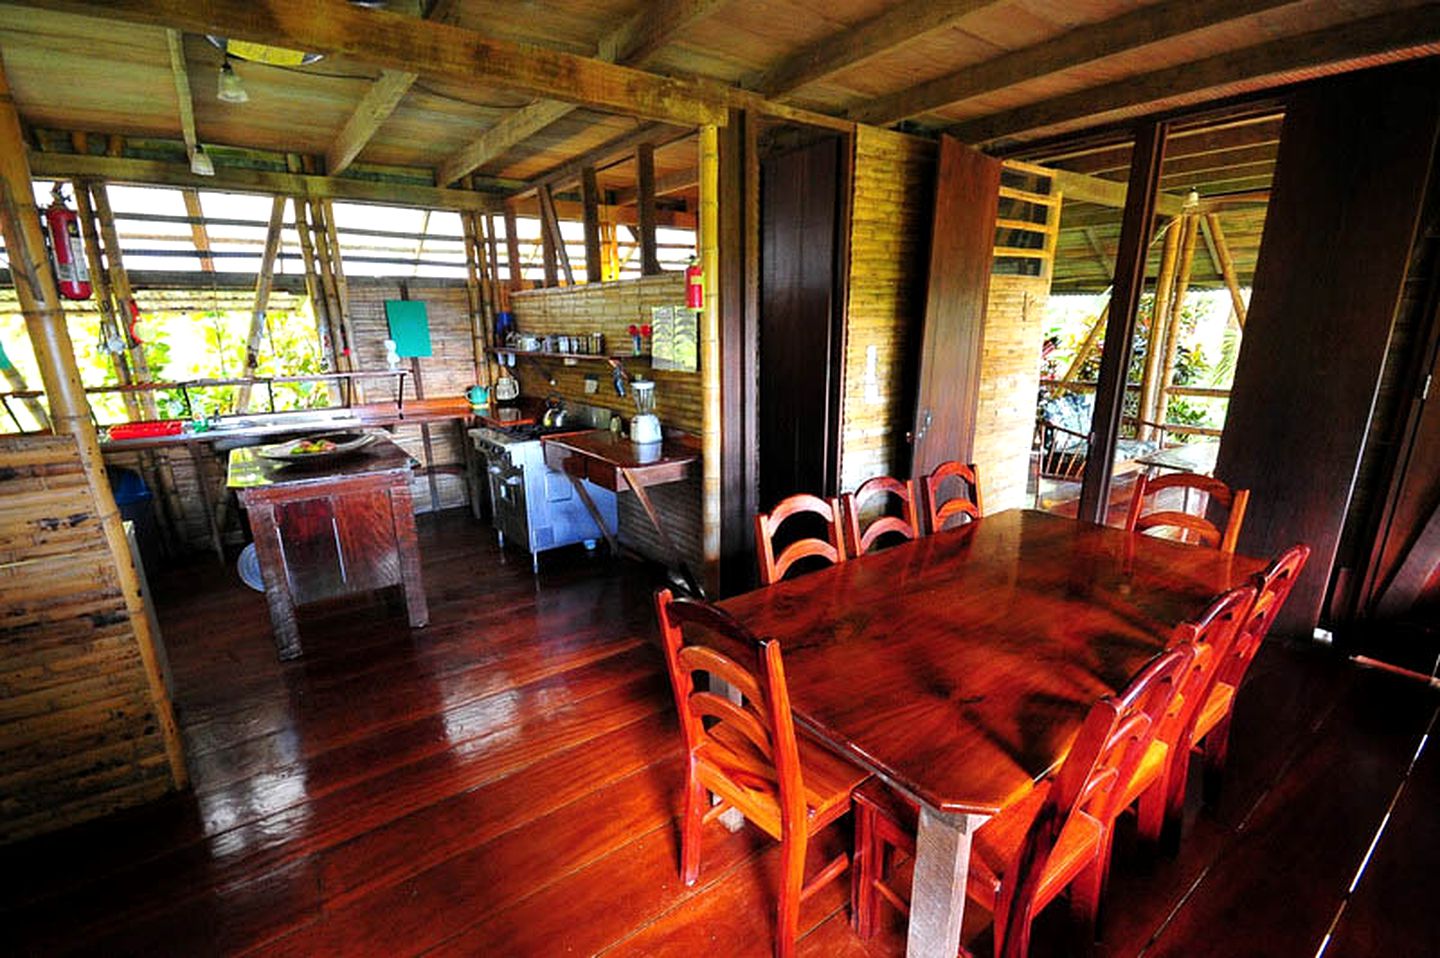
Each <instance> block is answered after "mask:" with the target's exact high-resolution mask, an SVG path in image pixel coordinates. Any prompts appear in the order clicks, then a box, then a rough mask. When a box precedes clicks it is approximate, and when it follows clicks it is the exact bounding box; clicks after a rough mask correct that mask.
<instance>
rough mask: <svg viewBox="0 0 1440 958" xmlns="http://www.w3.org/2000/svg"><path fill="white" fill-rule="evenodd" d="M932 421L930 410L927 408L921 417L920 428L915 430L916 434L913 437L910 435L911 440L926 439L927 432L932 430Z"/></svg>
mask: <svg viewBox="0 0 1440 958" xmlns="http://www.w3.org/2000/svg"><path fill="white" fill-rule="evenodd" d="M930 422H931V416H930V410H928V409H927V410H925V414H924V415H923V416H921V417H920V428H918V429H916V430H915V434H914V436H913V437H908V438H909V439H910V441H911V442H919V441H920V440H922V439H924V438H925V434H926V433H927V432H929V431H930Z"/></svg>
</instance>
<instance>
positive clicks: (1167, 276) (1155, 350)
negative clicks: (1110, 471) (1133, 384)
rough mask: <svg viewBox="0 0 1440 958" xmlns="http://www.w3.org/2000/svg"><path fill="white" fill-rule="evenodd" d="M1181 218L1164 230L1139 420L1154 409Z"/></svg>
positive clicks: (1145, 432) (1143, 433) (1144, 435)
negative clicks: (1161, 339)
mask: <svg viewBox="0 0 1440 958" xmlns="http://www.w3.org/2000/svg"><path fill="white" fill-rule="evenodd" d="M1179 227H1180V218H1179V217H1176V218H1175V219H1172V220H1171V221H1170V222H1169V223H1167V224H1166V226H1165V246H1164V248H1163V249H1162V251H1161V253H1160V275H1159V277H1158V278H1157V279H1156V281H1155V297H1154V299H1153V300H1152V302H1151V306H1150V326H1149V329H1150V334H1149V335H1150V342H1149V345H1148V346H1147V347H1146V349H1145V370H1144V372H1143V373H1142V374H1141V377H1140V406H1139V407H1138V411H1139V418H1140V419H1145V418H1146V412H1147V411H1148V410H1149V409H1151V408H1152V407H1153V406H1154V405H1155V388H1156V385H1157V380H1158V379H1159V375H1160V353H1161V351H1162V350H1161V344H1160V342H1159V340H1160V337H1161V336H1162V335H1163V333H1164V330H1165V323H1166V320H1167V318H1168V316H1169V314H1170V312H1169V306H1170V294H1171V292H1172V291H1173V290H1174V288H1175V261H1176V259H1177V257H1178V256H1179V255H1180V232H1181V231H1180V228H1179ZM1149 433H1150V427H1148V426H1144V425H1140V426H1137V427H1136V437H1137V438H1139V439H1148V438H1149Z"/></svg>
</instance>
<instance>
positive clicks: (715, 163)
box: [697, 124, 721, 595]
mask: <svg viewBox="0 0 1440 958" xmlns="http://www.w3.org/2000/svg"><path fill="white" fill-rule="evenodd" d="M699 141H700V220H699V227H700V229H699V231H698V236H697V239H698V243H699V247H700V249H699V253H700V268H701V271H702V273H703V275H704V278H705V309H704V311H703V312H702V313H701V315H700V376H701V381H700V397H701V423H702V429H701V438H700V447H701V513H700V529H701V544H702V547H703V551H704V559H705V588H706V590H707V591H708V592H709V593H710V594H711V595H719V594H720V451H721V449H720V426H721V422H720V420H721V405H720V398H721V397H720V383H721V374H720V283H719V279H720V130H719V128H718V127H716V126H714V125H713V124H706V125H704V126H702V127H700V137H699Z"/></svg>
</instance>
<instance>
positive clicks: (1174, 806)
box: [1122, 585, 1257, 852]
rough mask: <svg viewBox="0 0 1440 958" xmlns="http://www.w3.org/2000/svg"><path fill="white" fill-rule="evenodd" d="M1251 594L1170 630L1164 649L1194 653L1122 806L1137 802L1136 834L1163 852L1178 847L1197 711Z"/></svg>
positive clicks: (1249, 589) (1245, 591)
mask: <svg viewBox="0 0 1440 958" xmlns="http://www.w3.org/2000/svg"><path fill="white" fill-rule="evenodd" d="M1256 595H1257V590H1256V589H1255V587H1254V586H1251V585H1242V586H1238V587H1236V588H1234V589H1231V590H1230V591H1229V592H1226V593H1224V594H1223V595H1221V596H1220V597H1218V598H1217V599H1216V600H1215V601H1214V602H1212V603H1210V607H1209V608H1207V609H1206V610H1205V611H1204V612H1203V613H1201V614H1200V616H1199V617H1198V618H1196V619H1194V620H1192V621H1189V622H1182V623H1181V624H1180V625H1178V626H1176V628H1175V631H1174V633H1173V634H1172V636H1171V639H1170V647H1171V648H1177V647H1183V646H1191V647H1193V649H1194V650H1195V655H1194V659H1193V662H1192V664H1191V667H1190V672H1189V674H1188V675H1186V677H1185V681H1184V682H1183V683H1182V684H1181V686H1180V694H1179V695H1177V696H1176V697H1175V701H1174V703H1173V704H1172V706H1171V708H1170V711H1169V712H1168V713H1167V714H1166V716H1165V720H1164V722H1163V723H1161V726H1160V729H1159V731H1158V732H1156V734H1155V741H1153V742H1152V743H1150V747H1149V749H1147V750H1146V752H1145V757H1144V759H1143V760H1142V761H1141V762H1140V766H1139V767H1138V768H1137V769H1136V770H1135V775H1134V777H1133V778H1132V779H1131V780H1130V783H1129V784H1128V786H1127V787H1126V793H1125V798H1124V801H1123V805H1122V807H1129V806H1130V805H1131V804H1132V803H1134V802H1136V801H1138V802H1139V834H1140V838H1141V840H1142V841H1144V842H1146V843H1147V844H1149V845H1152V846H1154V845H1155V844H1157V843H1161V842H1163V843H1164V845H1165V848H1166V850H1167V851H1171V852H1173V851H1174V850H1176V849H1177V848H1178V846H1179V840H1180V821H1181V812H1182V811H1183V809H1184V805H1185V785H1186V782H1187V779H1188V774H1187V773H1188V771H1189V764H1190V761H1189V760H1190V752H1191V749H1192V744H1193V742H1194V734H1195V728H1196V722H1197V720H1198V718H1199V714H1200V707H1201V706H1202V705H1204V704H1205V702H1206V700H1207V699H1208V698H1209V696H1210V694H1211V691H1212V690H1213V689H1214V687H1215V682H1216V679H1217V678H1218V677H1219V674H1220V665H1221V663H1222V662H1224V661H1226V657H1227V656H1228V655H1230V652H1231V650H1232V648H1233V647H1234V642H1235V637H1236V636H1237V635H1238V634H1239V631H1240V627H1241V626H1242V625H1243V624H1244V623H1245V620H1246V618H1247V617H1248V616H1249V614H1250V609H1251V607H1252V606H1254V604H1255V597H1256Z"/></svg>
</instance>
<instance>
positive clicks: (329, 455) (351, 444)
mask: <svg viewBox="0 0 1440 958" xmlns="http://www.w3.org/2000/svg"><path fill="white" fill-rule="evenodd" d="M320 441H324V442H330V443H334V445H333V446H332V447H330V448H328V449H325V450H324V451H317V452H304V451H296V450H297V449H303V446H304V444H305V443H310V442H320ZM374 441H375V434H374V433H369V432H322V433H317V434H316V435H313V436H301V437H300V438H298V439H290V440H287V441H285V442H276V443H271V444H270V445H268V446H261V447H260V448H258V449H256V450H255V453H256V455H259V456H263V457H264V458H266V459H273V460H275V461H277V462H329V461H330V460H332V459H336V458H339V457H340V456H345V455H348V454H349V453H352V452H355V451H356V450H357V449H363V448H364V447H365V446H368V445H370V443H372V442H374Z"/></svg>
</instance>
